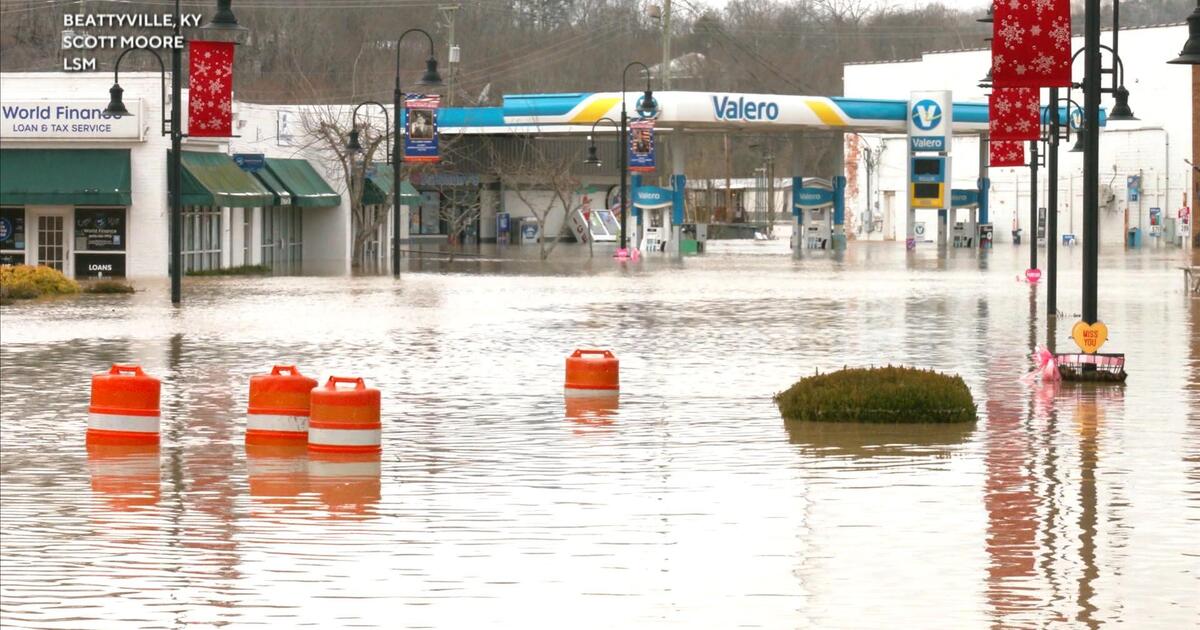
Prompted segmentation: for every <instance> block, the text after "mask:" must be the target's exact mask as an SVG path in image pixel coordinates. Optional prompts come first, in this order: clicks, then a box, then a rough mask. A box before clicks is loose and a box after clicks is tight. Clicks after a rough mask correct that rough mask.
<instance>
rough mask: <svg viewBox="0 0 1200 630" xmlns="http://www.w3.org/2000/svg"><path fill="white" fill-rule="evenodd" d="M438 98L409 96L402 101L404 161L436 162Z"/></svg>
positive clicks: (439, 98) (419, 95)
mask: <svg viewBox="0 0 1200 630" xmlns="http://www.w3.org/2000/svg"><path fill="white" fill-rule="evenodd" d="M441 104H442V99H441V97H440V96H425V95H422V94H411V95H409V96H408V97H406V98H405V99H404V161H406V162H437V161H438V160H439V159H441V158H440V157H439V156H438V127H437V124H438V120H437V119H438V107H440V106H441Z"/></svg>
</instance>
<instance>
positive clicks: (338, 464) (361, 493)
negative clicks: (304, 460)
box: [308, 451, 383, 515]
mask: <svg viewBox="0 0 1200 630" xmlns="http://www.w3.org/2000/svg"><path fill="white" fill-rule="evenodd" d="M382 472H383V464H382V462H381V455H380V453H379V452H378V451H376V452H373V453H352V452H324V451H315V452H313V453H310V454H309V457H308V483H309V486H308V487H309V491H310V492H315V493H316V494H317V496H319V497H320V498H321V502H322V503H324V504H325V506H326V507H327V508H328V509H329V511H330V512H331V513H332V514H356V515H363V514H368V513H369V510H368V508H370V507H371V506H374V505H375V504H376V503H378V502H379V499H380V497H381V496H382V487H383V483H382V481H381V476H382Z"/></svg>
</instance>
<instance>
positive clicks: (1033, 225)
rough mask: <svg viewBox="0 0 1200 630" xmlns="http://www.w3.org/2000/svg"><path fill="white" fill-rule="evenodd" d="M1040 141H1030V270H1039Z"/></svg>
mask: <svg viewBox="0 0 1200 630" xmlns="http://www.w3.org/2000/svg"><path fill="white" fill-rule="evenodd" d="M1037 203H1038V140H1030V141H1029V268H1030V269H1037V248H1038V242H1037V211H1038V207H1037Z"/></svg>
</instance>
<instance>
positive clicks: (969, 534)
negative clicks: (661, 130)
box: [0, 241, 1200, 628]
mask: <svg viewBox="0 0 1200 630" xmlns="http://www.w3.org/2000/svg"><path fill="white" fill-rule="evenodd" d="M710 245H711V251H710V252H709V253H708V254H707V255H705V256H702V257H692V258H687V259H685V260H683V261H670V260H658V259H648V260H644V261H643V262H641V263H639V264H632V265H625V266H621V265H618V264H617V263H614V262H613V261H611V260H610V259H608V258H606V257H597V258H595V259H589V258H588V257H587V252H586V249H583V248H579V247H572V246H565V245H564V246H561V247H560V248H559V249H558V250H557V251H555V252H554V255H553V259H552V260H551V262H550V263H546V264H543V263H539V262H537V261H536V260H533V259H532V258H530V256H529V255H528V254H526V253H522V254H521V255H520V256H519V259H517V260H502V259H501V256H499V255H497V253H496V252H495V250H492V249H485V250H483V251H482V252H479V254H480V255H479V256H472V257H465V258H460V259H458V260H456V261H454V262H453V263H448V262H446V261H444V260H440V259H435V258H423V259H421V260H419V261H418V260H410V261H409V262H408V265H409V266H408V269H407V270H406V271H405V273H404V274H403V276H402V277H401V278H400V279H399V280H393V279H392V278H390V277H378V276H361V277H272V278H226V279H207V278H206V279H191V278H188V279H185V289H184V306H183V307H182V308H172V307H171V305H170V303H169V300H168V297H167V292H166V289H167V286H166V283H165V282H160V281H148V282H140V283H138V286H139V287H140V288H141V289H143V290H142V291H140V292H138V293H137V294H135V295H133V296H84V297H80V298H72V299H62V300H53V301H42V302H34V303H25V304H17V305H13V306H5V307H3V309H0V336H2V338H3V344H2V345H0V409H2V413H3V415H2V418H0V483H2V487H0V490H2V492H0V578H2V579H0V582H2V584H0V618H2V621H3V624H4V625H5V626H8V627H37V628H93V627H116V628H132V627H138V628H143V627H144V628H168V627H170V628H175V627H183V626H199V627H217V626H233V627H245V626H258V627H299V626H309V627H321V628H332V627H387V628H395V627H421V628H487V627H516V628H542V627H547V628H549V627H553V628H563V627H567V628H591V627H595V628H634V627H659V626H672V627H679V628H701V627H704V628H710V627H711V628H731V627H756V628H807V627H826V628H843V627H913V628H982V627H987V628H997V627H1004V628H1020V627H1028V628H1043V627H1050V626H1053V627H1063V628H1070V627H1079V628H1090V627H1098V626H1100V625H1104V624H1109V623H1114V622H1121V623H1125V624H1127V625H1129V626H1130V627H1136V628H1185V627H1197V626H1200V300H1197V299H1196V298H1193V297H1189V296H1187V295H1186V294H1185V293H1184V291H1183V281H1182V277H1181V272H1180V271H1179V270H1178V269H1177V267H1178V266H1179V265H1181V264H1184V263H1185V262H1186V255H1185V254H1182V253H1180V252H1179V250H1167V249H1160V250H1145V251H1142V252H1135V253H1129V254H1126V253H1125V252H1121V251H1106V252H1104V254H1103V258H1102V261H1101V275H1100V287H1101V294H1100V316H1101V319H1103V320H1104V321H1105V322H1107V324H1108V326H1109V330H1110V340H1109V342H1108V345H1107V346H1106V347H1105V349H1106V350H1109V351H1113V352H1124V353H1126V354H1127V356H1128V361H1129V366H1128V370H1129V380H1128V383H1127V384H1126V385H1125V386H1124V387H1112V386H1108V387H1095V386H1091V387H1083V386H1071V385H1066V384H1064V385H1059V386H1053V385H1040V384H1037V383H1026V382H1022V381H1021V380H1020V377H1021V376H1022V375H1023V374H1025V373H1026V372H1028V371H1029V370H1030V369H1031V363H1030V359H1029V355H1030V353H1031V351H1032V350H1033V349H1034V348H1035V347H1036V346H1038V345H1041V344H1045V343H1047V339H1048V337H1049V340H1050V341H1051V342H1052V343H1056V344H1057V346H1058V348H1059V349H1060V350H1066V349H1068V348H1069V347H1070V346H1071V342H1070V340H1069V336H1068V334H1069V330H1070V325H1071V323H1073V322H1074V321H1075V319H1076V318H1075V316H1074V314H1075V313H1078V311H1079V262H1080V261H1079V259H1080V256H1081V254H1082V251H1081V250H1080V249H1079V248H1073V249H1069V250H1064V251H1063V253H1062V255H1061V256H1060V258H1061V265H1062V267H1063V274H1062V280H1061V282H1060V290H1061V295H1060V297H1059V305H1060V308H1061V309H1062V310H1063V311H1064V312H1065V316H1064V317H1061V318H1059V319H1058V321H1057V322H1056V323H1054V322H1052V323H1051V324H1047V318H1046V316H1045V315H1044V314H1043V311H1044V295H1045V294H1044V287H1043V288H1040V289H1038V290H1037V294H1036V295H1035V294H1034V293H1033V292H1032V291H1031V289H1030V286H1029V285H1027V284H1024V283H1023V282H1020V281H1018V279H1017V277H1018V275H1019V274H1020V273H1021V271H1022V270H1023V269H1024V268H1025V266H1026V261H1027V257H1028V250H1027V249H1023V248H1013V247H1011V246H1008V245H1001V246H999V247H997V249H995V250H992V251H990V252H986V253H983V254H978V253H976V252H971V251H961V250H951V251H950V252H948V255H947V256H946V257H944V258H938V256H937V254H936V250H935V249H933V248H926V249H923V250H921V251H919V252H918V253H916V254H915V255H906V253H905V252H904V249H903V245H902V244H901V245H898V244H895V243H888V244H882V243H872V244H862V243H852V244H851V249H850V251H849V252H847V253H846V254H845V255H844V256H839V257H831V256H828V255H816V256H812V257H809V258H806V259H803V260H799V261H796V260H793V259H792V258H791V257H790V256H789V253H788V251H787V245H786V242H778V241H777V242H768V243H754V242H717V243H711V244H710ZM513 252H515V250H510V252H509V253H510V254H511V253H513ZM506 255H507V254H506ZM1043 257H1044V255H1043ZM588 346H596V347H608V348H612V349H613V350H614V351H615V352H616V353H617V355H618V356H619V357H620V360H621V381H622V383H621V386H622V391H621V398H620V404H619V406H616V407H614V406H611V405H609V406H605V405H602V404H599V405H587V404H582V405H576V404H571V405H566V404H564V400H563V396H562V382H563V359H564V357H565V356H566V355H567V354H569V353H570V352H571V351H572V350H573V349H574V348H576V347H588ZM112 362H134V363H139V364H141V365H142V366H144V367H145V369H146V370H147V372H149V373H151V374H153V375H155V376H158V377H160V378H161V379H162V381H163V395H162V411H163V421H162V445H161V447H160V448H159V449H158V450H149V451H146V450H138V449H124V450H122V449H107V450H99V449H93V450H91V451H89V450H88V449H86V448H85V445H84V429H85V426H86V422H87V405H88V387H89V375H90V374H91V373H93V372H98V371H101V370H104V369H106V368H107V367H108V365H109V364H110V363H112ZM274 363H296V364H298V365H299V366H300V368H301V370H302V371H304V372H305V373H308V374H310V375H312V376H314V377H316V378H319V379H321V380H322V381H323V380H324V379H325V378H326V377H328V376H329V375H331V374H338V375H355V376H362V377H363V378H365V379H366V381H367V383H368V384H369V385H370V386H373V387H378V388H379V389H380V390H382V395H383V423H384V430H383V440H384V444H383V454H382V456H381V457H380V458H378V459H375V460H371V459H369V458H368V459H366V460H356V461H326V460H323V459H317V458H310V457H308V456H307V455H306V453H305V450H304V449H303V448H301V449H263V448H252V449H248V448H247V447H246V446H245V445H244V443H243V426H244V412H245V409H246V405H247V381H248V378H249V377H250V376H251V375H253V374H257V373H262V372H265V371H267V370H269V369H270V367H271V365H272V364H274ZM887 363H891V364H909V365H918V366H925V367H931V368H935V369H938V370H944V371H952V372H956V373H959V374H961V375H962V376H963V378H964V379H965V381H966V383H967V384H968V386H969V387H970V389H971V391H972V393H973V394H974V396H975V398H976V400H977V402H978V405H979V411H980V420H979V422H978V424H977V425H974V426H917V427H899V426H841V425H839V426H829V425H805V424H790V423H785V422H783V421H782V420H781V419H780V417H779V414H778V412H777V410H776V409H775V406H774V404H773V403H772V401H771V395H772V394H773V393H775V392H777V391H780V390H782V389H784V388H785V387H787V386H788V385H790V384H791V383H792V382H794V381H795V380H796V379H797V378H799V377H801V376H804V375H808V374H812V373H813V371H814V370H816V369H821V370H829V369H835V368H840V367H842V366H843V365H852V366H857V365H870V364H874V365H880V364H887Z"/></svg>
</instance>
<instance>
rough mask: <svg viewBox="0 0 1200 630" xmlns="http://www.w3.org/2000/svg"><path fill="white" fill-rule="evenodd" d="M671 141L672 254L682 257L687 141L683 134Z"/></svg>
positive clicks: (685, 201) (685, 200)
mask: <svg viewBox="0 0 1200 630" xmlns="http://www.w3.org/2000/svg"><path fill="white" fill-rule="evenodd" d="M671 140H672V141H673V142H672V144H671V193H672V194H671V236H670V238H671V253H672V255H673V256H682V255H683V220H684V204H685V203H687V192H686V191H687V177H686V176H684V174H683V168H684V164H685V163H686V162H687V149H686V147H687V140H686V138H685V137H684V135H683V132H680V133H679V135H677V136H674V137H673V138H671Z"/></svg>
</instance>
